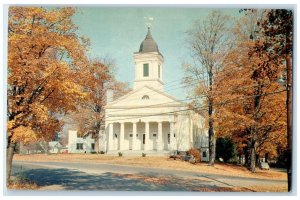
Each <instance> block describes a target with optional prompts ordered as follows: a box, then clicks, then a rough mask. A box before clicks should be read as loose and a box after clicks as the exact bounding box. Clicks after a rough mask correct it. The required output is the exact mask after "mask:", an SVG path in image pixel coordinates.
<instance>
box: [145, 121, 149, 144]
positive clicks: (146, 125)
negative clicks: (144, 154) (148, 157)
mask: <svg viewBox="0 0 300 200" xmlns="http://www.w3.org/2000/svg"><path fill="white" fill-rule="evenodd" d="M149 132H150V131H149V122H145V145H144V150H149V142H150V134H149Z"/></svg>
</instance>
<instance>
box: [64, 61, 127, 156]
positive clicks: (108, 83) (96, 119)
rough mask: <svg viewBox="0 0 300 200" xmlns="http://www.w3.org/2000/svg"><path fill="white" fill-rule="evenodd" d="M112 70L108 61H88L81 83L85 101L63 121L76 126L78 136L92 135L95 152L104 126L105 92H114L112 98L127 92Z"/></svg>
mask: <svg viewBox="0 0 300 200" xmlns="http://www.w3.org/2000/svg"><path fill="white" fill-rule="evenodd" d="M114 69H115V66H114V63H113V61H112V60H110V59H107V58H106V59H94V60H91V61H90V63H89V65H88V66H87V68H86V70H85V74H84V77H85V79H84V81H83V83H82V85H83V86H84V91H85V92H86V93H87V98H86V101H84V102H82V103H81V104H80V105H78V107H77V110H76V111H74V112H72V113H70V114H69V115H68V116H67V118H66V119H65V121H66V123H71V124H73V125H75V126H76V128H77V131H78V133H79V135H81V136H85V135H86V134H92V137H93V138H94V139H95V147H96V149H95V150H96V152H98V151H99V149H98V147H99V133H100V130H101V129H103V125H104V114H105V112H104V111H105V110H104V107H105V105H106V103H107V102H106V101H107V97H106V92H107V90H108V89H109V90H113V91H114V94H115V95H114V98H117V97H118V96H120V95H124V94H125V93H127V92H128V91H129V89H128V85H127V84H126V83H122V82H118V81H116V79H115V78H114V71H115V70H114Z"/></svg>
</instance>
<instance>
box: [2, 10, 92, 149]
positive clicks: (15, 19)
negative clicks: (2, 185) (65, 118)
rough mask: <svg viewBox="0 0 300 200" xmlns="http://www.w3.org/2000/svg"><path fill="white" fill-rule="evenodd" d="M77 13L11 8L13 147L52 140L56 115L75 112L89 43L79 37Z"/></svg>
mask: <svg viewBox="0 0 300 200" xmlns="http://www.w3.org/2000/svg"><path fill="white" fill-rule="evenodd" d="M74 13H75V9H74V8H68V7H64V8H53V9H50V8H48V9H46V8H42V7H10V9H9V19H8V31H9V33H8V90H7V97H8V105H7V106H8V107H7V111H8V113H7V115H8V121H7V133H8V135H7V136H8V138H9V140H8V142H10V141H12V142H18V141H22V142H24V143H27V142H30V141H37V140H51V139H52V138H53V135H54V134H55V133H56V132H57V131H59V130H60V128H61V126H62V125H63V124H62V122H60V121H59V120H58V119H57V113H66V112H68V111H72V110H76V105H77V104H78V103H79V102H81V101H83V100H84V99H85V98H86V97H87V94H86V93H85V92H84V91H83V87H82V85H81V84H80V80H82V75H81V71H82V70H84V68H85V67H86V66H87V59H86V57H85V52H86V50H87V44H88V41H87V40H86V39H84V38H82V39H81V38H79V37H78V36H77V35H76V26H75V25H74V24H73V23H72V21H71V17H72V16H73V15H74Z"/></svg>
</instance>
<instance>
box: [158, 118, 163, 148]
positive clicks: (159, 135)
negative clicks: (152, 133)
mask: <svg viewBox="0 0 300 200" xmlns="http://www.w3.org/2000/svg"><path fill="white" fill-rule="evenodd" d="M157 150H163V135H162V122H158V134H157Z"/></svg>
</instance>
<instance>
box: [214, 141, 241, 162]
mask: <svg viewBox="0 0 300 200" xmlns="http://www.w3.org/2000/svg"><path fill="white" fill-rule="evenodd" d="M236 156H237V150H236V147H235V144H234V143H233V142H232V140H231V139H230V138H227V137H225V138H223V137H219V138H218V139H217V141H216V159H219V158H223V160H224V162H228V161H229V160H231V159H233V160H235V159H236Z"/></svg>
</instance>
